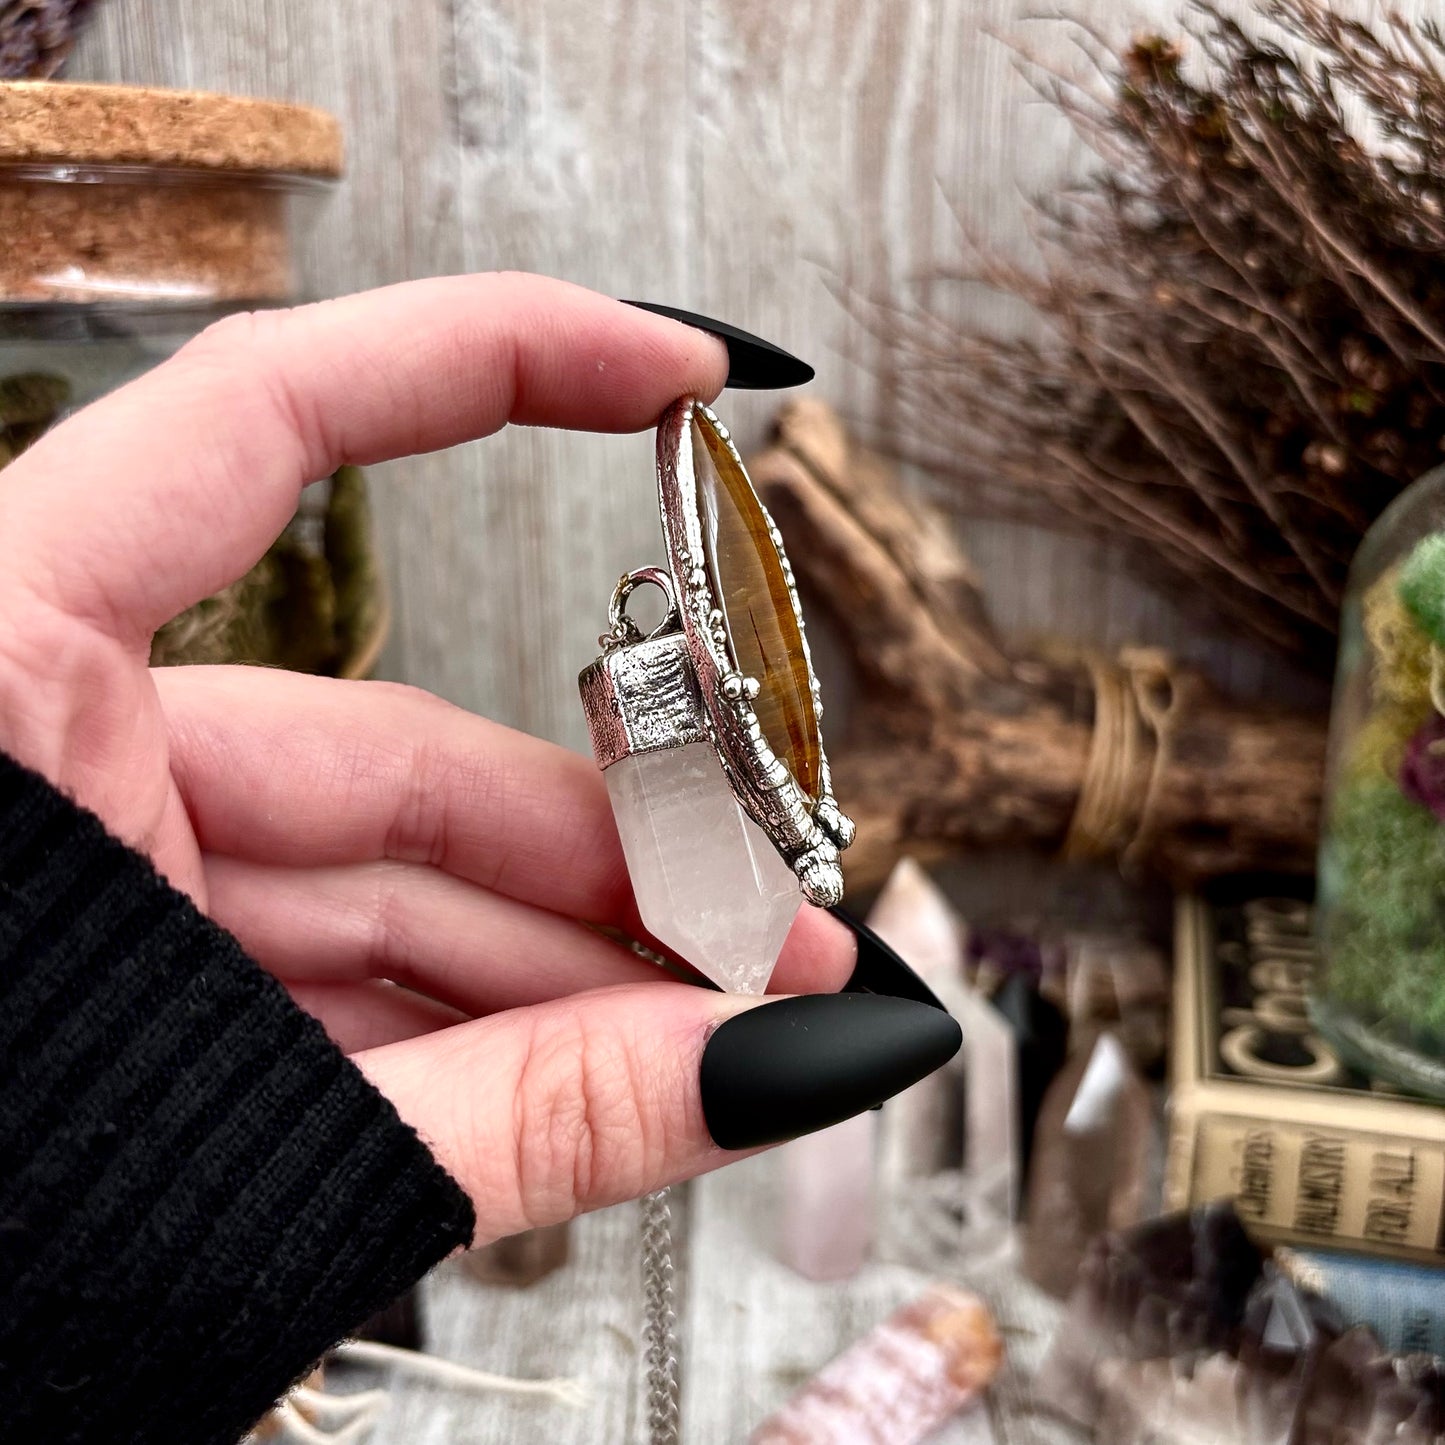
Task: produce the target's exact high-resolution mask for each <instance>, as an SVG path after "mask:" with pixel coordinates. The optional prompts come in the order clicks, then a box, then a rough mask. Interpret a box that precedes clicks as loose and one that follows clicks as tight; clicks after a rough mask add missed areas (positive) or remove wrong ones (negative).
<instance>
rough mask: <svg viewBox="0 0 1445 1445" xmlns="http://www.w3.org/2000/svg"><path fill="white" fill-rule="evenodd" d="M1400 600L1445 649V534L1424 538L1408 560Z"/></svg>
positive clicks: (1440, 533)
mask: <svg viewBox="0 0 1445 1445" xmlns="http://www.w3.org/2000/svg"><path fill="white" fill-rule="evenodd" d="M1400 600H1401V601H1402V602H1403V603H1404V604H1405V606H1406V607H1407V608H1408V609H1409V611H1410V615H1411V616H1412V617H1413V618H1414V619H1415V621H1416V622H1418V623H1419V624H1420V626H1421V627H1423V628H1424V629H1425V631H1426V632H1428V633H1429V634H1430V638H1431V640H1432V641H1434V642H1437V643H1439V644H1441V645H1442V646H1445V532H1432V533H1431V534H1430V536H1428V537H1422V538H1421V539H1420V540H1419V541H1418V542H1416V543H1415V548H1414V550H1413V551H1412V552H1411V553H1410V555H1409V556H1408V557H1406V558H1405V561H1404V565H1403V566H1402V567H1401V568H1400Z"/></svg>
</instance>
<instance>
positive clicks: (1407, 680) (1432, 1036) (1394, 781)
mask: <svg viewBox="0 0 1445 1445" xmlns="http://www.w3.org/2000/svg"><path fill="white" fill-rule="evenodd" d="M1329 768H1330V776H1329V782H1328V789H1327V798H1328V802H1327V807H1326V815H1325V826H1324V836H1323V839H1322V841H1321V845H1320V865H1319V908H1318V920H1319V922H1318V927H1319V942H1320V950H1321V957H1322V962H1321V966H1320V969H1319V973H1318V976H1317V977H1316V979H1315V981H1314V985H1313V994H1312V997H1311V999H1310V1013H1311V1017H1312V1018H1313V1019H1314V1021H1315V1024H1316V1026H1317V1027H1318V1028H1319V1029H1320V1031H1321V1032H1322V1033H1323V1034H1324V1035H1325V1036H1326V1037H1327V1038H1328V1039H1329V1040H1330V1042H1331V1043H1332V1044H1333V1045H1334V1046H1335V1047H1336V1049H1338V1051H1339V1052H1340V1054H1341V1055H1342V1056H1343V1057H1345V1058H1346V1059H1347V1060H1348V1061H1349V1062H1351V1063H1353V1064H1355V1065H1356V1066H1357V1067H1359V1068H1362V1069H1364V1070H1365V1071H1366V1072H1367V1073H1369V1074H1371V1075H1372V1076H1374V1077H1376V1078H1378V1079H1381V1080H1383V1081H1385V1082H1387V1083H1389V1084H1392V1085H1395V1086H1397V1087H1400V1088H1403V1089H1407V1090H1410V1091H1412V1092H1415V1093H1421V1094H1425V1095H1428V1096H1431V1097H1435V1098H1439V1099H1442V1100H1445V467H1441V468H1438V469H1437V470H1435V471H1433V472H1430V473H1428V474H1427V475H1426V476H1424V477H1422V478H1421V479H1420V480H1419V481H1418V482H1416V483H1415V484H1414V485H1413V486H1412V487H1410V488H1409V489H1408V490H1407V491H1406V492H1404V493H1403V494H1402V495H1401V496H1400V497H1399V498H1397V499H1396V500H1395V502H1394V503H1393V504H1392V505H1391V506H1390V507H1389V508H1388V509H1387V510H1386V511H1385V512H1384V513H1383V514H1382V515H1381V516H1380V518H1379V520H1378V521H1377V522H1376V523H1375V524H1374V526H1373V527H1371V529H1370V531H1369V533H1368V534H1367V536H1366V538H1365V541H1364V543H1363V544H1362V545H1361V547H1360V550H1359V552H1358V554H1357V555H1356V558H1355V561H1354V564H1353V566H1352V568H1351V570H1350V579H1349V586H1348V589H1347V592H1346V597H1345V606H1344V614H1343V617H1342V620H1341V629H1340V655H1339V664H1338V669H1337V672H1336V676H1335V696H1334V707H1333V711H1332V713H1331V720H1330V762H1329Z"/></svg>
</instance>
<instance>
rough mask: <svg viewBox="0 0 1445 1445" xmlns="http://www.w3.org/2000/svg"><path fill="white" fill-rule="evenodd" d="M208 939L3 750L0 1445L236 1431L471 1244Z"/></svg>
mask: <svg viewBox="0 0 1445 1445" xmlns="http://www.w3.org/2000/svg"><path fill="white" fill-rule="evenodd" d="M472 1225H473V1220H472V1210H471V1206H470V1204H469V1202H468V1200H467V1198H466V1196H465V1195H464V1194H463V1193H462V1191H461V1189H460V1188H459V1187H458V1186H457V1184H456V1183H455V1182H454V1181H453V1180H452V1178H451V1177H450V1176H449V1175H448V1174H447V1173H446V1172H445V1171H444V1170H443V1169H442V1168H441V1166H440V1165H439V1164H438V1163H437V1162H436V1160H435V1159H434V1158H433V1157H432V1155H431V1154H430V1153H429V1152H428V1150H427V1149H426V1147H425V1146H424V1145H423V1144H422V1142H421V1140H420V1139H419V1138H418V1137H417V1135H416V1134H415V1133H414V1132H413V1131H412V1130H411V1129H409V1128H408V1127H407V1126H406V1125H405V1124H403V1123H402V1122H401V1120H400V1119H399V1118H398V1117H397V1115H396V1112H395V1111H394V1110H393V1108H392V1107H391V1105H390V1104H389V1103H388V1102H387V1100H386V1099H385V1098H383V1097H382V1095H381V1094H379V1093H378V1092H377V1091H376V1090H375V1089H374V1088H372V1086H371V1085H370V1084H369V1083H368V1082H367V1081H366V1079H365V1078H364V1076H363V1075H362V1074H361V1072H360V1071H359V1070H358V1069H356V1068H355V1066H354V1065H352V1064H351V1063H350V1062H349V1061H348V1060H347V1059H346V1058H345V1057H344V1056H343V1055H342V1054H341V1052H340V1051H339V1050H338V1049H337V1048H336V1047H335V1046H334V1045H333V1044H332V1043H331V1042H330V1041H329V1040H328V1039H327V1037H326V1035H325V1034H324V1033H323V1031H322V1030H321V1028H320V1026H319V1025H318V1024H317V1023H316V1022H315V1021H314V1020H313V1019H311V1018H310V1017H309V1016H308V1015H307V1014H305V1013H303V1012H302V1011H301V1010H300V1009H298V1008H297V1007H296V1006H295V1005H294V1004H293V1003H292V1002H291V1000H290V998H289V997H288V996H287V994H286V992H285V991H284V990H283V989H282V988H281V986H280V985H279V984H278V983H277V982H276V981H275V980H274V979H272V978H271V977H270V976H269V975H268V974H266V973H265V972H264V971H263V970H262V969H261V968H259V967H258V966H257V965H256V964H254V963H253V962H252V961H251V960H250V959H249V958H247V957H246V955H245V954H244V953H243V952H242V950H241V948H240V946H239V945H238V944H237V943H236V941H235V940H234V939H233V938H232V937H231V936H230V935H229V934H228V933H226V932H225V931H224V930H222V929H220V928H218V927H217V926H216V925H215V924H213V923H211V922H210V921H209V920H208V919H206V918H205V917H203V916H202V915H201V914H200V913H199V912H198V911H197V910H196V908H195V907H194V906H192V904H191V903H190V901H189V900H188V899H187V898H186V897H185V896H184V895H182V894H180V893H178V892H177V891H176V890H174V889H173V888H171V887H169V886H168V885H167V884H166V883H165V882H163V881H162V880H161V879H160V878H159V876H158V875H157V874H156V872H155V871H154V869H153V868H152V867H151V865H150V863H149V862H148V861H147V860H146V859H145V858H143V857H142V856H141V855H140V854H138V853H136V852H133V851H132V850H131V849H129V848H126V847H124V846H123V845H122V844H120V843H118V842H117V841H115V839H113V838H111V837H110V836H109V835H108V834H107V833H106V832H105V830H104V829H103V828H102V826H101V825H100V823H99V822H98V821H97V819H96V818H95V817H94V816H93V815H91V814H90V813H88V812H86V811H84V810H83V809H81V808H79V807H77V806H75V805H74V804H73V803H71V802H70V801H68V800H67V799H66V798H64V797H63V796H62V795H61V794H60V793H59V792H58V791H56V790H55V789H54V788H52V787H51V786H50V785H49V784H48V783H46V782H45V781H44V780H43V779H41V778H39V777H37V776H36V775H35V774H33V773H31V772H28V771H27V770H25V769H23V768H21V767H19V766H18V765H17V764H15V763H14V762H12V761H10V760H9V759H8V758H6V757H4V755H3V754H0V1440H3V1441H4V1442H5V1445H19V1442H27V1445H28V1442H31V1441H37V1442H39V1441H44V1442H45V1445H62V1442H76V1445H78V1442H85V1445H92V1442H93V1445H101V1442H104V1445H130V1442H137V1445H139V1442H144V1445H171V1442H174V1445H209V1442H218V1445H219V1442H232V1441H234V1440H236V1439H237V1438H239V1437H240V1436H241V1435H242V1434H243V1433H244V1432H245V1430H246V1429H247V1428H248V1427H249V1426H250V1425H251V1424H252V1423H253V1422H254V1421H255V1420H256V1419H257V1418H259V1416H260V1415H262V1414H263V1413H264V1412H265V1410H266V1409H267V1407H268V1406H269V1405H270V1404H271V1403H272V1401H273V1400H275V1399H276V1398H277V1396H278V1395H280V1394H282V1393H283V1392H284V1391H285V1390H286V1389H287V1388H288V1387H289V1385H290V1384H291V1383H292V1382H293V1381H294V1380H295V1379H297V1378H298V1377H299V1376H300V1375H301V1374H303V1373H304V1372H305V1370H306V1369H307V1367H308V1366H309V1365H310V1364H311V1363H312V1362H313V1361H314V1360H316V1359H317V1358H318V1357H319V1356H320V1355H321V1354H322V1353H323V1352H324V1351H325V1350H326V1349H327V1348H328V1347H329V1346H330V1345H332V1344H334V1343H335V1342H336V1341H337V1340H338V1339H340V1338H341V1337H342V1336H343V1335H344V1334H345V1333H346V1332H347V1331H348V1330H349V1329H353V1328H355V1327H356V1326H357V1325H358V1324H359V1323H360V1322H361V1321H363V1320H364V1319H365V1318H366V1317H367V1316H368V1315H369V1314H371V1313H372V1312H373V1311H374V1310H376V1309H378V1308H380V1307H381V1306H382V1305H384V1304H386V1303H387V1302H388V1301H389V1300H391V1299H392V1298H393V1297H395V1296H396V1295H397V1294H399V1293H400V1292H401V1291H402V1290H404V1289H405V1288H406V1287H407V1286H408V1285H410V1284H411V1283H412V1282H413V1281H414V1280H416V1279H417V1278H418V1277H419V1276H420V1275H421V1274H423V1273H424V1272H425V1271H426V1270H427V1269H428V1268H429V1267H430V1266H431V1265H432V1264H434V1263H435V1262H436V1261H437V1260H438V1259H440V1258H442V1257H443V1256H444V1255H446V1254H447V1253H448V1252H450V1251H451V1250H452V1249H453V1248H455V1247H456V1246H457V1245H460V1244H463V1243H465V1242H467V1241H468V1240H469V1238H470V1235H471V1231H472Z"/></svg>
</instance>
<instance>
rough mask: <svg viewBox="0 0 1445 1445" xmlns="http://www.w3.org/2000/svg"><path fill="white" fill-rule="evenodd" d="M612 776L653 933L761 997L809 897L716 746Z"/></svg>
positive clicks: (614, 769)
mask: <svg viewBox="0 0 1445 1445" xmlns="http://www.w3.org/2000/svg"><path fill="white" fill-rule="evenodd" d="M603 777H605V778H606V779H607V791H608V793H609V794H610V795H611V798H612V811H613V814H614V815H615V817H616V819H617V831H618V832H619V833H620V834H621V835H622V851H623V853H624V854H625V855H626V857H627V871H628V873H629V874H630V875H631V878H632V889H633V892H634V894H635V895H636V897H637V907H638V910H639V911H640V912H641V914H642V921H643V923H644V924H646V926H647V928H648V930H649V931H650V932H651V933H652V934H654V935H655V936H656V938H657V939H658V941H659V942H660V943H662V944H663V945H664V946H665V947H666V948H668V949H670V950H671V951H673V952H674V953H676V954H677V955H678V956H679V957H681V958H685V959H686V960H687V961H688V962H689V963H690V964H692V965H693V967H694V968H696V969H698V970H699V972H701V973H704V974H706V975H707V977H708V978H710V979H712V981H713V982H714V983H716V984H718V985H719V986H720V987H722V988H724V989H726V990H728V992H730V993H762V991H763V990H764V989H765V988H766V987H767V984H768V979H769V977H770V976H771V974H772V972H773V965H774V963H776V962H777V958H778V954H779V952H780V951H781V950H782V947H783V940H784V939H785V938H787V936H788V930H789V929H790V928H791V927H792V925H793V919H794V918H795V917H796V916H797V912H798V908H799V906H800V905H801V903H802V901H803V895H802V892H801V890H800V888H799V885H798V880H797V877H796V875H795V874H794V873H793V870H792V869H791V868H789V867H788V865H787V864H786V863H785V862H783V860H782V858H780V857H779V856H778V851H777V849H776V848H774V847H773V845H772V843H770V842H769V841H768V837H767V835H766V834H765V833H764V832H763V830H762V829H761V828H759V827H758V825H757V824H756V823H754V822H753V820H752V819H751V818H749V817H748V815H747V814H746V813H745V812H744V811H743V810H742V808H741V806H739V804H738V801H737V799H736V798H735V797H734V796H733V792H732V789H731V788H730V787H729V786H728V781H727V778H726V777H725V776H724V774H723V770H722V765H721V763H719V761H718V758H717V754H716V753H714V752H713V749H712V746H711V744H709V743H703V742H699V743H688V744H686V745H685V746H683V747H679V748H663V749H659V750H657V751H654V752H645V753H633V754H632V755H631V756H629V757H624V758H620V759H619V760H618V761H617V762H615V763H613V764H612V766H611V767H610V768H608V769H607V771H606V772H605V773H604V774H603Z"/></svg>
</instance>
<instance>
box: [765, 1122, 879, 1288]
mask: <svg viewBox="0 0 1445 1445" xmlns="http://www.w3.org/2000/svg"><path fill="white" fill-rule="evenodd" d="M877 1119H878V1116H877V1115H876V1114H874V1113H871V1112H869V1113H863V1114H858V1115H855V1116H854V1117H853V1118H851V1119H844V1120H843V1122H842V1123H841V1124H834V1125H833V1127H832V1128H831V1129H822V1130H820V1131H819V1132H818V1133H816V1134H805V1135H804V1136H803V1137H802V1138H801V1139H794V1140H793V1141H792V1143H790V1144H785V1145H784V1146H783V1148H782V1151H781V1152H782V1156H783V1210H782V1229H781V1236H782V1237H781V1247H780V1253H781V1256H782V1260H783V1263H784V1264H786V1265H787V1266H788V1267H789V1268H790V1269H794V1270H796V1271H797V1272H798V1273H799V1274H801V1275H802V1276H803V1277H804V1278H805V1279H817V1280H824V1279H848V1278H849V1277H850V1276H852V1275H855V1274H857V1273H858V1271H859V1269H861V1268H862V1266H863V1261H864V1260H865V1259H866V1258H867V1255H868V1249H869V1246H870V1245H872V1243H873V1226H874V1219H875V1212H874V1204H873V1153H874V1138H875V1134H876V1124H877Z"/></svg>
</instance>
